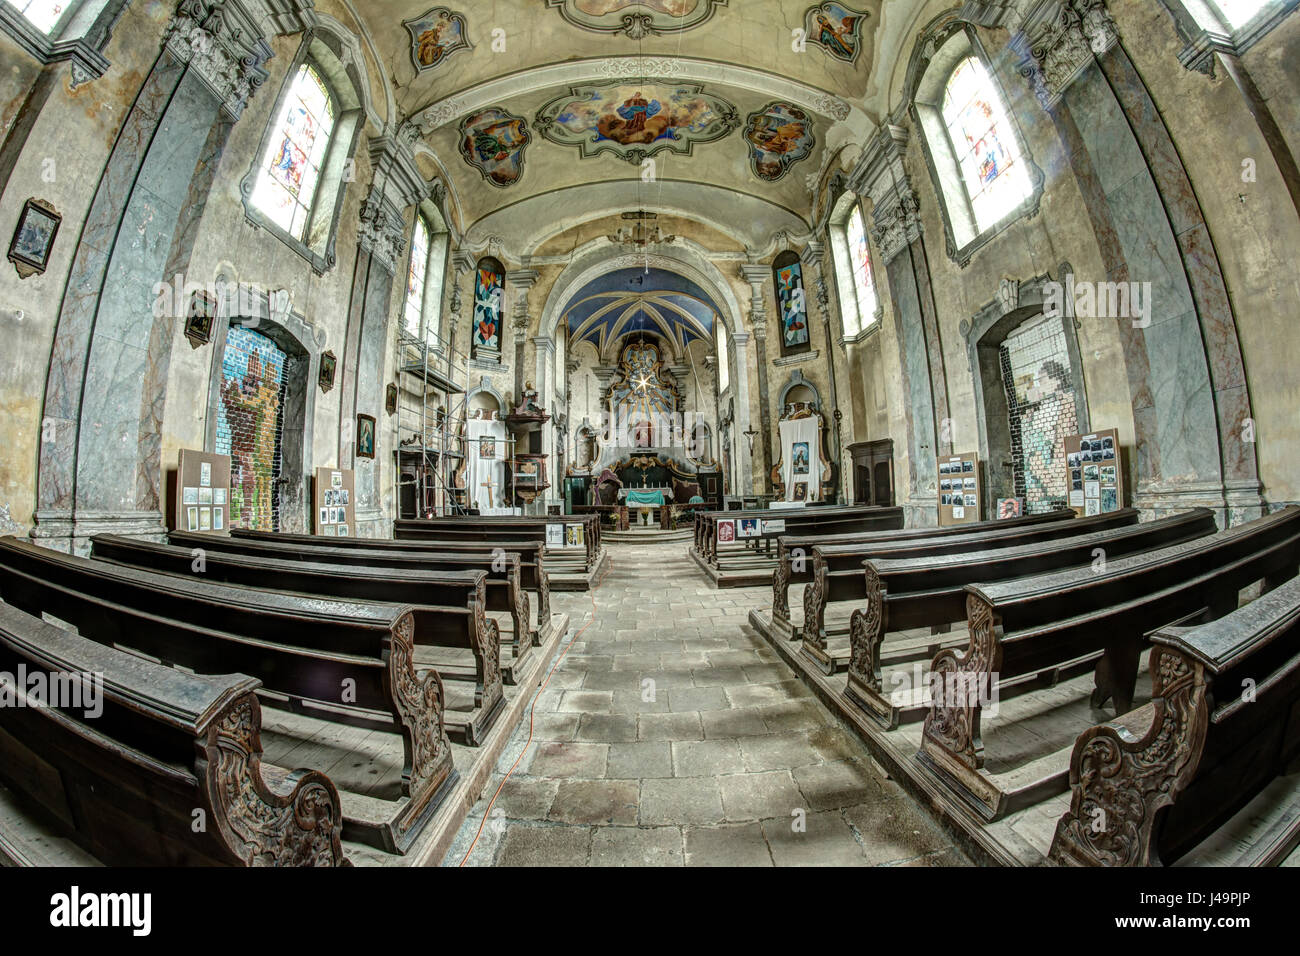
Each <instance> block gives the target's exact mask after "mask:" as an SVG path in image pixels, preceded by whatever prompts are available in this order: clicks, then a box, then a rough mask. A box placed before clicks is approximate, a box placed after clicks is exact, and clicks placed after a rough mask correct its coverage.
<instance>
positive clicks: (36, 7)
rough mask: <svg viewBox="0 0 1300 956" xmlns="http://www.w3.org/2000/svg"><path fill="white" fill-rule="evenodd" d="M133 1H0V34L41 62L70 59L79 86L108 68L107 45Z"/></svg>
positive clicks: (76, 85) (74, 77)
mask: <svg viewBox="0 0 1300 956" xmlns="http://www.w3.org/2000/svg"><path fill="white" fill-rule="evenodd" d="M129 2H130V0H0V34H4V35H6V36H7V37H8V38H9V39H11V40H13V41H14V42H15V43H16V44H18V46H19V47H21V48H22V49H23V50H25V51H26V52H27V54H28V55H30V56H32V57H33V58H35V59H36V61H37V62H39V63H43V64H48V63H62V62H64V61H67V62H69V63H71V65H72V71H71V72H72V88H73V89H76V88H77V87H78V86H80V85H81V84H83V83H87V82H89V81H91V80H93V79H96V78H98V77H101V76H103V75H104V71H106V70H107V69H108V67H109V63H108V60H107V59H105V57H104V50H105V48H106V47H107V46H108V42H109V39H110V38H111V36H112V32H113V27H114V26H115V25H116V24H117V22H118V20H119V18H120V17H121V16H122V10H123V9H124V8H125V7H126V5H127V4H128V3H129ZM6 55H8V51H6Z"/></svg>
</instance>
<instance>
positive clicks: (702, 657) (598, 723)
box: [444, 542, 968, 866]
mask: <svg viewBox="0 0 1300 956" xmlns="http://www.w3.org/2000/svg"><path fill="white" fill-rule="evenodd" d="M687 546H689V542H687V543H686V544H683V543H680V542H670V543H665V544H657V545H640V544H638V545H611V546H610V547H609V550H610V564H609V568H608V570H607V572H606V574H605V577H604V579H603V580H602V581H601V582H600V583H599V585H598V587H597V588H596V590H595V591H594V592H592V593H577V592H567V593H561V592H555V593H553V594H552V598H551V599H552V602H553V604H554V605H555V610H556V611H565V612H568V613H569V615H570V620H571V621H572V622H573V623H572V629H573V630H574V631H579V630H582V628H583V627H584V626H585V625H588V622H591V623H590V625H589V626H586V629H585V630H583V631H582V633H581V634H580V636H578V638H577V639H576V640H575V641H574V642H573V643H572V645H571V646H570V647H569V650H568V653H567V655H565V656H564V657H563V659H562V661H561V663H560V664H559V666H558V667H557V668H556V670H555V672H554V674H553V676H552V677H551V681H550V684H549V685H548V686H547V688H546V689H545V690H544V691H543V692H542V693H541V694H540V696H539V697H538V698H537V703H536V708H535V716H534V720H533V728H532V730H533V740H532V743H531V745H529V746H528V747H527V752H525V753H524V755H523V759H522V760H520V761H519V765H518V766H517V767H516V768H515V770H514V773H513V775H512V776H511V777H510V779H509V780H508V781H507V782H506V784H505V786H504V788H502V789H501V793H500V796H499V797H497V800H496V803H495V805H494V806H493V808H492V811H491V815H490V816H489V817H488V819H487V822H486V825H483V824H484V814H485V813H486V812H487V808H488V804H489V800H491V798H492V797H493V795H494V794H495V793H496V791H497V789H498V787H499V786H500V784H501V781H502V779H503V778H504V776H505V774H506V773H507V772H508V771H509V770H510V768H511V766H512V765H514V763H515V761H516V759H517V758H518V757H519V755H520V752H521V751H522V750H524V748H525V745H526V744H527V742H528V735H529V726H528V717H527V715H525V718H524V721H523V724H522V726H521V727H520V729H519V730H518V731H517V732H516V733H515V736H514V739H512V740H511V742H510V746H509V748H508V749H507V751H506V753H505V755H504V756H503V758H502V760H501V762H500V764H499V765H498V767H497V772H496V774H495V775H494V776H493V778H492V782H491V783H490V785H489V786H488V788H487V790H486V791H485V793H484V797H483V799H480V800H479V802H478V804H477V806H475V808H474V810H473V811H472V812H471V813H470V816H469V818H468V820H467V821H466V823H465V825H464V827H462V829H461V832H460V833H459V834H458V835H457V837H456V841H455V843H454V844H453V846H452V848H451V850H450V851H449V852H448V853H447V856H446V858H445V860H444V865H445V866H457V865H459V864H460V863H461V860H462V859H463V858H464V857H465V854H466V852H467V851H469V849H470V846H471V843H473V842H474V841H475V838H476V835H477V843H475V844H474V847H473V851H472V852H470V854H469V858H468V860H467V862H466V865H470V866H474V865H477V866H486V865H501V866H512V865H514V866H518V865H553V866H555V865H558V866H588V865H590V866H602V865H615V866H635V865H643V864H649V865H669V866H672V865H682V864H686V865H694V866H698V865H734V866H771V865H774V864H775V865H791V864H833V865H854V864H856V865H899V864H903V865H953V864H961V863H966V862H968V861H967V860H966V858H965V857H964V856H963V855H962V854H961V853H960V852H959V851H958V850H956V849H955V848H954V847H953V846H952V844H951V841H950V840H949V839H948V838H947V836H946V835H945V834H944V833H943V832H942V831H941V830H940V829H939V828H938V827H936V826H935V824H934V823H933V822H932V821H931V820H930V818H929V817H928V816H927V815H926V814H925V813H924V812H923V811H921V810H920V809H919V808H918V807H917V806H916V805H915V804H914V803H913V802H912V801H911V799H910V798H908V797H907V796H906V795H905V794H904V793H903V792H902V790H901V789H900V788H899V787H898V786H897V785H896V784H894V783H893V782H892V781H890V780H888V779H886V778H885V777H884V775H883V774H882V773H881V772H880V770H879V769H878V768H877V767H876V766H875V764H874V763H873V762H872V761H871V759H870V758H869V757H868V755H867V751H866V749H865V748H864V747H863V746H862V745H861V744H860V743H859V742H858V741H857V740H856V739H855V738H853V737H851V736H850V735H849V734H847V733H845V732H844V731H843V730H842V729H841V728H840V727H839V726H838V725H837V723H836V721H835V720H834V718H833V717H832V716H831V714H830V712H829V711H827V710H826V709H825V708H824V707H823V706H822V705H821V703H820V702H818V701H817V700H816V699H815V698H813V696H812V695H811V694H810V693H809V691H808V690H807V689H806V688H805V687H804V686H803V684H802V683H800V682H799V681H798V680H797V679H796V677H795V675H794V673H793V672H792V671H791V670H790V669H789V668H788V667H786V665H784V664H783V663H780V661H779V660H778V659H777V656H776V654H775V653H774V652H773V651H772V650H771V649H770V648H769V647H767V645H766V644H765V642H764V641H763V638H762V637H761V636H759V635H758V634H756V633H755V632H754V631H753V630H752V629H751V628H750V627H749V626H748V624H747V622H746V617H747V615H748V613H749V611H750V609H751V608H753V607H757V606H760V605H763V606H765V605H767V604H769V603H770V601H771V589H770V588H747V589H736V590H725V591H719V590H715V589H713V588H712V587H710V586H709V585H708V583H707V582H706V581H705V580H704V579H703V577H702V576H701V575H700V573H699V571H698V570H696V568H695V565H694V564H693V562H692V561H691V560H690V558H689V557H688V556H687V554H686V550H685V549H686V547H687ZM593 598H594V603H595V608H594V612H593V607H592V603H593ZM593 613H594V620H593ZM566 646H567V645H561V648H560V654H564V650H565V647H566ZM548 669H549V667H548ZM800 822H802V823H803V827H802V828H801V827H800V826H799V824H800ZM480 826H482V833H481V834H479V828H480Z"/></svg>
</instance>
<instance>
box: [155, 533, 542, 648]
mask: <svg viewBox="0 0 1300 956" xmlns="http://www.w3.org/2000/svg"><path fill="white" fill-rule="evenodd" d="M214 539H215V540H216V541H217V542H220V543H221V547H223V548H228V547H229V546H230V545H233V544H235V543H243V542H260V543H273V544H278V545H284V546H286V550H285V551H284V552H283V553H281V554H279V555H277V557H288V556H290V555H291V554H293V553H296V554H299V555H304V556H305V554H306V552H305V551H304V550H303V549H305V548H311V549H313V550H312V552H311V558H310V560H312V561H331V562H332V561H333V558H334V554H335V553H336V552H342V553H343V554H344V555H346V556H347V560H348V561H355V562H356V563H357V564H366V565H368V566H371V567H384V566H386V565H387V562H388V559H389V557H390V556H394V557H396V556H402V557H408V558H409V557H414V558H416V559H417V560H420V561H424V560H428V561H433V562H440V561H442V560H443V559H445V558H447V557H461V556H464V557H465V560H466V561H467V562H472V561H473V560H475V559H477V558H481V557H483V556H484V555H488V556H490V557H491V558H492V559H493V560H494V561H495V560H496V559H498V558H499V557H500V556H501V555H502V554H505V555H518V557H519V575H520V582H521V583H522V584H523V586H524V589H525V590H527V591H534V592H536V594H537V605H538V606H537V623H538V627H539V628H542V629H545V628H546V626H547V625H548V624H549V623H550V620H551V585H550V578H549V577H548V575H547V572H546V560H545V550H546V546H545V545H544V544H542V543H539V542H536V541H508V542H481V543H480V542H466V541H438V542H425V541H393V540H385V539H375V538H322V537H318V536H316V535H310V534H285V533H281V532H270V531H249V530H246V529H243V528H233V529H231V532H230V536H229V538H226V537H223V536H221V535H207V534H197V533H192V532H184V531H173V532H171V534H169V535H168V540H169V541H171V543H172V544H176V545H180V546H181V547H187V548H202V547H204V542H208V545H207V546H208V547H212V546H213V545H212V544H211V542H212V541H213V540H214ZM376 556H377V557H378V560H375V557H376ZM498 567H500V564H498ZM498 573H501V572H498ZM502 610H505V608H503V609H502ZM533 644H534V645H536V646H540V640H539V638H538V637H537V635H534V636H533Z"/></svg>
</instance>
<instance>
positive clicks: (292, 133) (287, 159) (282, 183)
mask: <svg viewBox="0 0 1300 956" xmlns="http://www.w3.org/2000/svg"><path fill="white" fill-rule="evenodd" d="M335 116H336V109H335V106H334V98H333V96H331V95H330V91H329V89H328V88H327V87H326V86H325V83H324V81H323V80H322V79H321V78H320V74H319V73H318V72H317V71H316V68H315V67H314V66H312V65H311V64H310V63H304V64H303V65H302V66H301V67H299V68H298V75H297V76H296V77H295V78H294V81H293V85H292V86H291V87H290V89H289V95H288V96H286V97H285V98H284V103H283V105H282V106H281V108H280V115H279V116H278V117H277V118H276V121H275V124H274V126H273V129H274V130H275V132H274V135H272V136H271V137H270V140H269V142H268V143H267V148H266V152H265V154H264V155H263V157H262V163H261V172H260V173H259V175H258V178H257V185H256V186H255V187H254V190H253V199H252V201H253V205H255V206H256V207H257V208H258V209H259V210H260V211H261V212H262V214H263V215H265V216H266V217H267V218H268V219H270V220H271V221H272V222H273V223H275V224H276V225H277V226H279V227H280V228H281V229H283V230H284V231H285V232H287V233H288V234H289V235H290V236H292V237H293V238H294V239H297V240H298V241H300V242H301V241H302V240H303V239H304V238H305V237H306V234H307V227H308V224H309V223H310V222H311V217H312V209H313V207H314V204H315V200H316V194H317V190H318V187H319V186H320V180H321V168H322V166H323V165H324V162H325V156H326V153H327V152H328V151H329V146H330V140H331V138H332V137H333V135H334V122H335Z"/></svg>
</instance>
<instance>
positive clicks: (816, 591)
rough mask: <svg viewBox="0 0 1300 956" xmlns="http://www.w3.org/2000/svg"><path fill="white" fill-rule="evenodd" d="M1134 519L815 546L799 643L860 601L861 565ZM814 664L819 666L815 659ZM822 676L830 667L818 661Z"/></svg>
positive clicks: (1130, 514) (816, 637)
mask: <svg viewBox="0 0 1300 956" xmlns="http://www.w3.org/2000/svg"><path fill="white" fill-rule="evenodd" d="M1137 522H1138V513H1137V512H1136V511H1135V510H1134V509H1132V508H1125V509H1122V510H1120V511H1112V512H1111V513H1109V514H1104V515H1094V516H1092V517H1088V518H1070V519H1068V520H1064V521H1048V522H1042V521H1040V522H1037V523H1030V524H1027V525H1013V526H1010V527H1008V526H1006V525H1003V526H1001V527H998V526H993V527H989V528H985V529H984V530H982V531H977V532H972V533H970V534H964V535H954V534H949V535H943V536H941V537H924V536H922V537H912V538H891V537H889V536H888V535H885V536H883V537H882V538H881V540H880V541H879V542H875V541H872V542H863V541H858V542H855V543H853V544H847V545H846V544H836V545H817V546H815V547H814V548H813V550H812V566H813V567H812V575H811V580H810V581H809V582H808V586H807V587H806V588H804V592H803V613H804V620H803V627H802V628H801V629H800V630H799V632H798V634H797V635H793V636H797V637H802V638H803V639H804V640H805V641H808V640H809V639H811V643H810V646H811V647H814V648H815V647H818V646H824V645H825V642H826V608H827V605H829V604H836V603H842V602H845V601H861V600H862V599H863V598H864V597H865V596H866V591H865V590H864V588H863V585H864V581H865V579H864V578H863V576H862V562H863V560H864V559H865V560H878V559H885V558H890V559H895V560H903V559H907V558H929V557H936V556H939V555H948V554H957V555H960V554H964V553H966V552H968V551H992V550H995V549H1001V548H1018V547H1021V546H1022V545H1027V544H1035V543H1039V542H1044V541H1063V540H1066V539H1068V538H1073V537H1077V536H1078V535H1082V534H1091V533H1092V532H1094V531H1106V530H1109V529H1112V528H1128V527H1132V526H1133V525H1136V524H1137ZM814 659H818V660H820V659H819V658H818V657H817V655H816V654H814ZM820 663H821V664H822V668H823V670H824V671H825V672H826V673H831V671H830V670H827V668H828V667H829V663H828V662H826V661H820Z"/></svg>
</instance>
